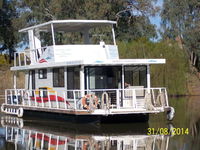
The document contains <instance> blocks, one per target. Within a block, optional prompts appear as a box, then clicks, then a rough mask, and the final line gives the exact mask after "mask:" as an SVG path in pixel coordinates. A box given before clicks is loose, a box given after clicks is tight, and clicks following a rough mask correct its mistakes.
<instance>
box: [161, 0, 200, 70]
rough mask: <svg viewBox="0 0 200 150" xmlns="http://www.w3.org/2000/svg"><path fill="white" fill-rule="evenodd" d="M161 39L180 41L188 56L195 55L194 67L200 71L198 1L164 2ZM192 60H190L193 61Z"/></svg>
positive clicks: (168, 0)
mask: <svg viewBox="0 0 200 150" xmlns="http://www.w3.org/2000/svg"><path fill="white" fill-rule="evenodd" d="M161 17H162V27H163V38H166V37H167V38H171V39H175V38H177V37H179V39H181V41H182V43H183V45H184V48H185V49H186V50H187V52H188V56H190V55H191V54H193V53H194V54H195V57H198V59H196V58H195V57H193V58H195V63H194V65H195V66H196V67H197V68H198V69H199V70H200V61H198V60H200V19H199V18H200V3H199V0H165V1H164V5H163V10H162V13H161ZM193 58H192V60H193Z"/></svg>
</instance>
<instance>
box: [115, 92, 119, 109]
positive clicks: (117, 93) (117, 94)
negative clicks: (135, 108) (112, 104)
mask: <svg viewBox="0 0 200 150" xmlns="http://www.w3.org/2000/svg"><path fill="white" fill-rule="evenodd" d="M116 97H117V109H119V108H120V103H119V89H118V90H116Z"/></svg>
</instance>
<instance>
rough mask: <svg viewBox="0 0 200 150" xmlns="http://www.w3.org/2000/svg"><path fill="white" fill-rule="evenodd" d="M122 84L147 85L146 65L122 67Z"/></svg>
mask: <svg viewBox="0 0 200 150" xmlns="http://www.w3.org/2000/svg"><path fill="white" fill-rule="evenodd" d="M124 73H125V74H124V86H125V88H126V87H127V86H144V87H146V86H147V67H146V66H126V67H124Z"/></svg>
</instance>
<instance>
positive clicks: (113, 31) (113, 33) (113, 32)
mask: <svg viewBox="0 0 200 150" xmlns="http://www.w3.org/2000/svg"><path fill="white" fill-rule="evenodd" d="M112 35H113V43H114V45H116V41H115V30H114V28H113V25H112Z"/></svg>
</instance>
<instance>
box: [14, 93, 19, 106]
mask: <svg viewBox="0 0 200 150" xmlns="http://www.w3.org/2000/svg"><path fill="white" fill-rule="evenodd" d="M15 97H16V101H17V105H19V102H18V90H15Z"/></svg>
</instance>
